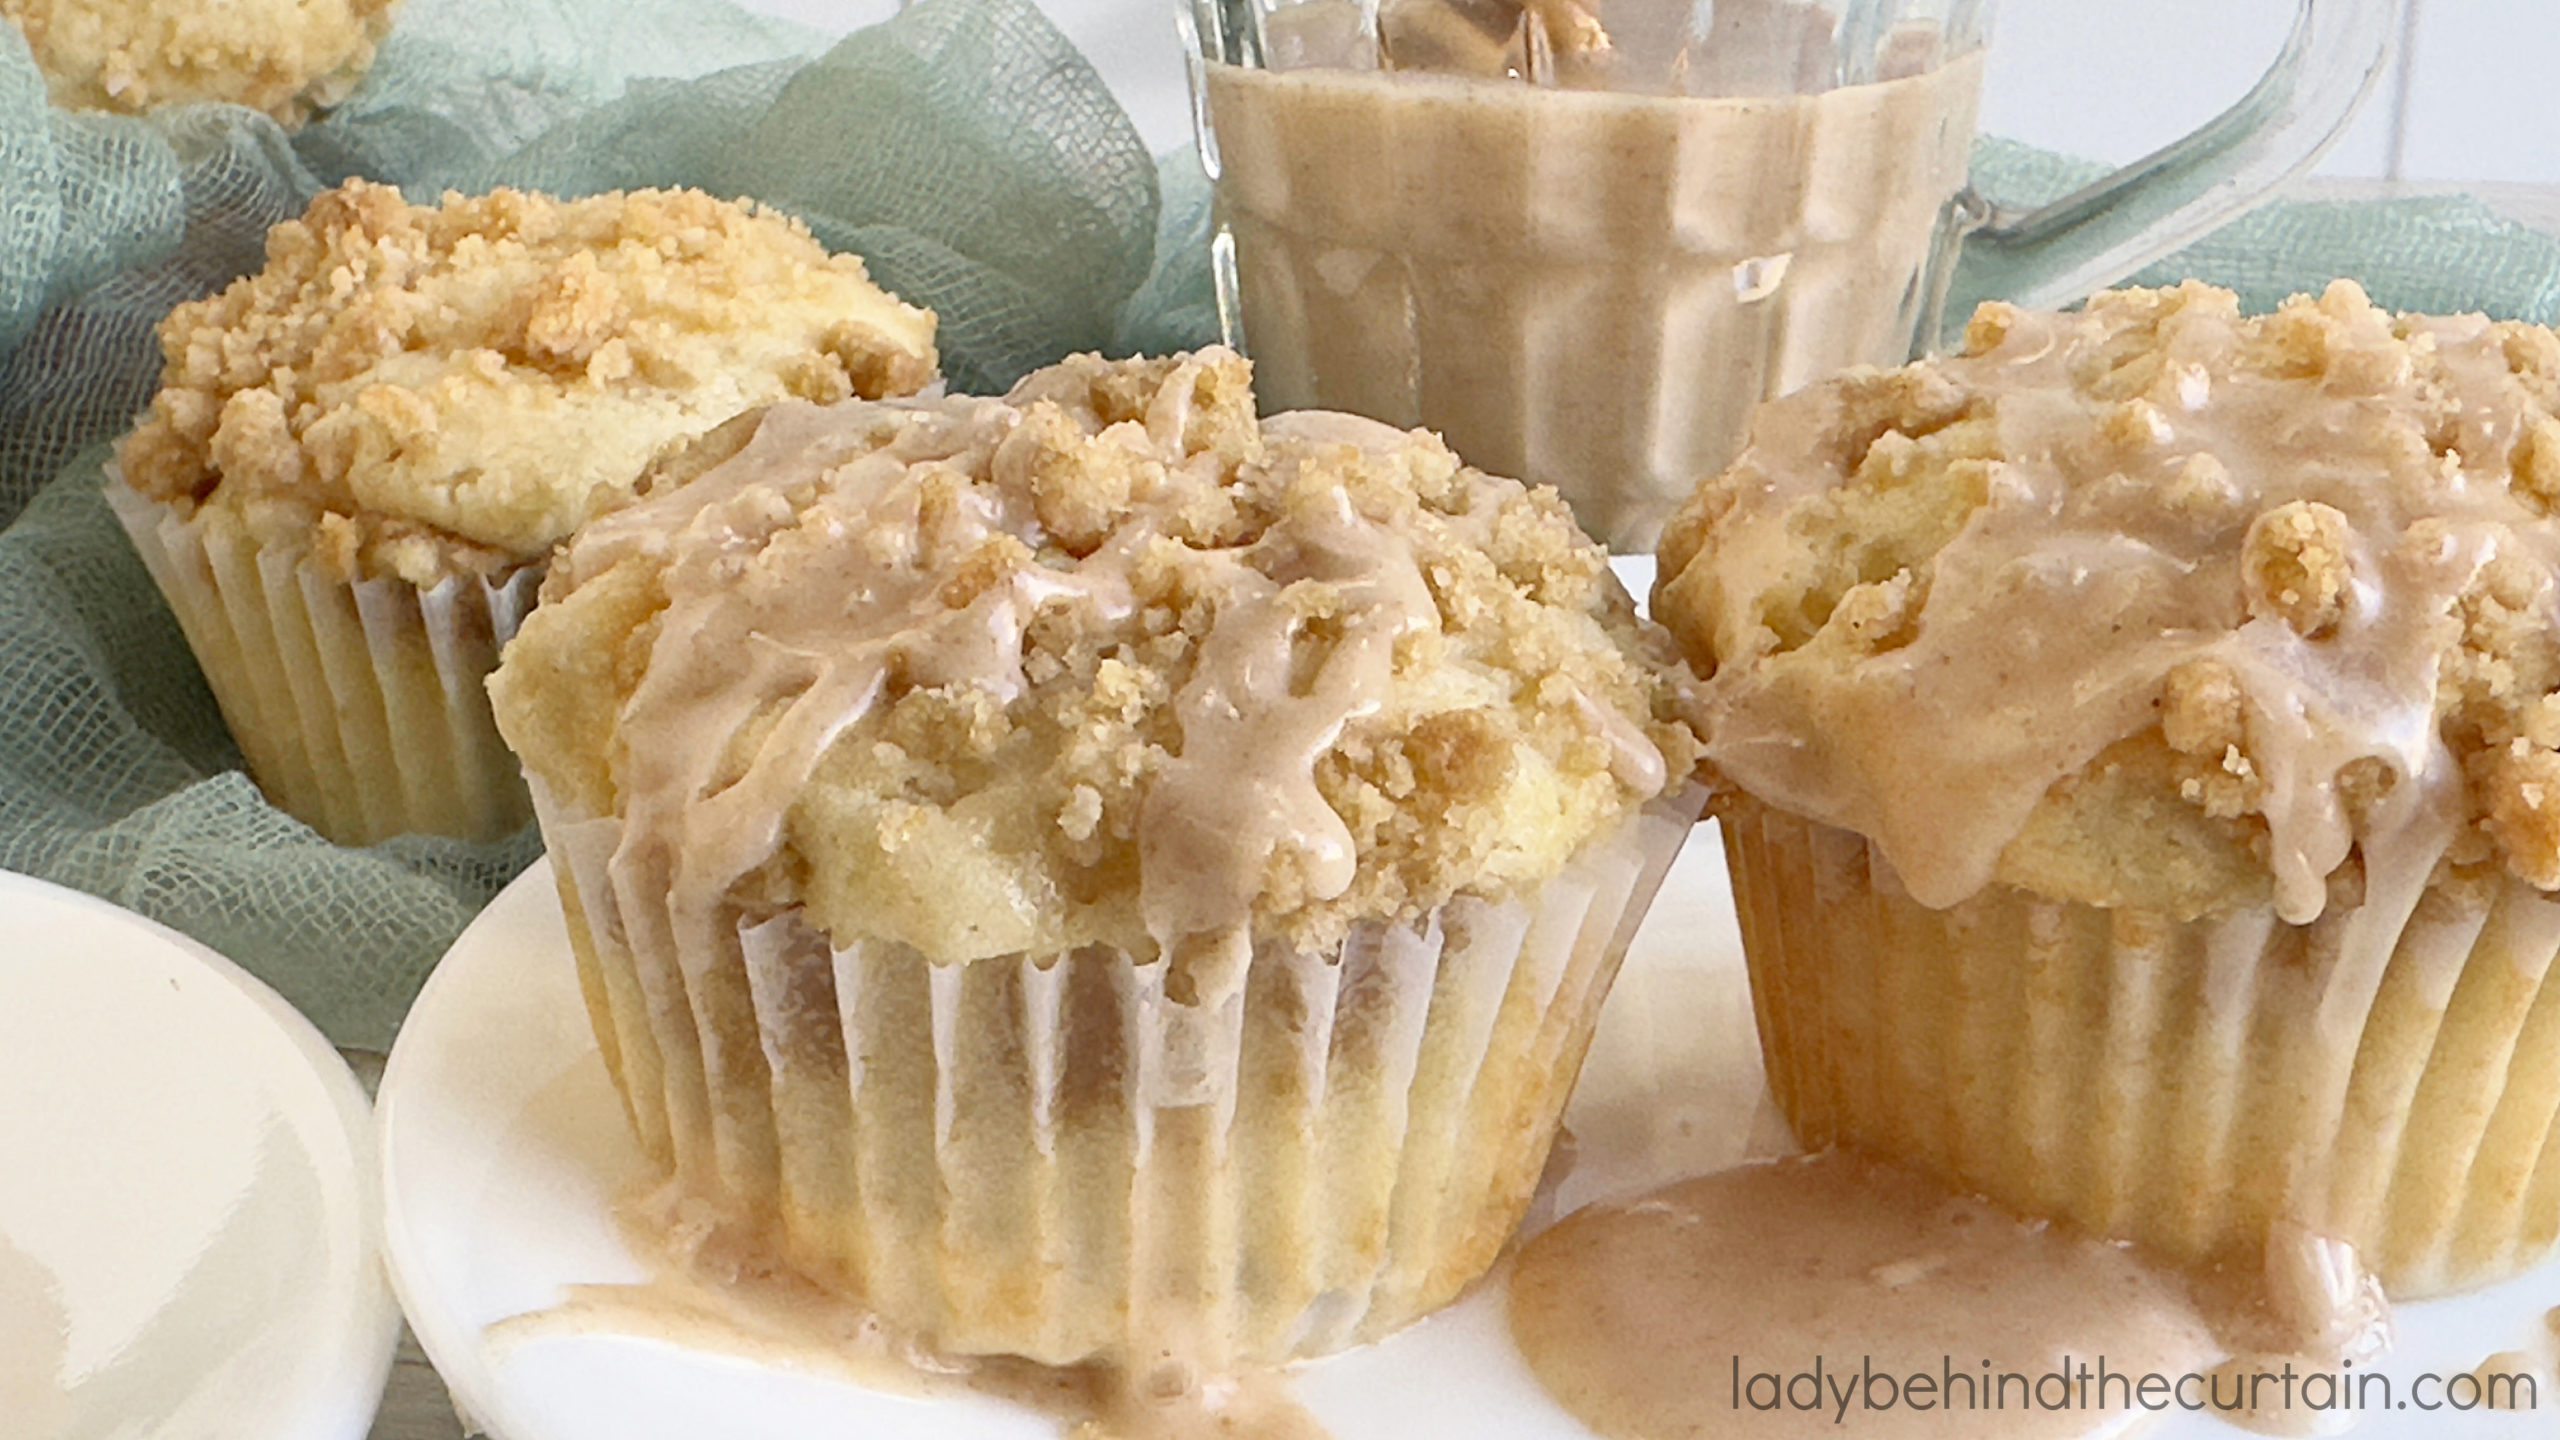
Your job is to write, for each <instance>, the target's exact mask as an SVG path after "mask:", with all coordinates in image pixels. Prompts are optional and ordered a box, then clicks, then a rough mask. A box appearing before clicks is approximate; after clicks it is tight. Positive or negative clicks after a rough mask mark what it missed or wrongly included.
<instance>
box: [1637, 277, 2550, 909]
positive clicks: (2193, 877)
mask: <svg viewBox="0 0 2560 1440" xmlns="http://www.w3.org/2000/svg"><path fill="white" fill-rule="evenodd" d="M2555 409H2560V340H2555V338H2554V337H2553V335H2552V333H2551V332H2550V331H2548V330H2545V329H2542V328H2540V327H2537V326H2531V325H2522V324H2493V323H2491V322H2490V321H2488V320H2486V319H2483V318H2481V317H2479V316H2461V317H2454V318H2436V317H2429V316H2415V315H2411V316H2397V317H2395V316H2393V315H2390V314H2387V313H2385V312H2383V311H2381V310H2378V309H2376V308H2374V306H2373V305H2372V304H2371V303H2370V302H2369V301H2368V300H2367V299H2366V297H2365V294H2364V292H2363V291H2362V290H2360V289H2359V288H2357V287H2356V286H2355V285H2354V284H2352V283H2350V282H2347V281H2340V282H2338V283H2337V284H2335V285H2333V286H2331V287H2330V289H2329V291H2328V293H2326V294H2325V295H2323V296H2321V297H2320V298H2319V299H2318V300H2316V301H2314V300H2311V299H2308V298H2302V297H2297V298H2296V299H2294V300H2293V301H2291V302H2288V303H2287V304H2286V305H2285V306H2284V307H2283V308H2281V309H2280V310H2278V311H2277V312H2275V313H2274V314H2271V315H2267V316H2263V317H2258V318H2250V319H2244V318H2242V317H2241V316H2240V314H2239V310H2238V305H2237V302H2236V301H2235V299H2234V297H2233V296H2232V295H2231V294H2230V293H2229V292H2227V291H2223V290H2217V289H2212V288H2210V287H2207V286H2203V285H2197V284H2188V285H2184V286H2181V287H2179V288H2176V289H2172V290H2129V291H2123V292H2118V293H2112V294H2106V295H2101V296H2099V297H2097V298H2096V299H2095V300H2092V301H2091V302H2090V303H2089V305H2088V307H2087V308H2086V310H2085V311H2083V312H2081V313H2078V314H2034V313H2026V312H2022V311H2019V310H2017V309H2014V308H2012V307H2008V306H2003V305H1987V306H1984V307H1983V308H1982V310H1981V311H1980V312H1979V313H1977V314H1976V315H1975V317H1974V319H1973V322H1972V324H1971V327H1970V328H1969V329H1968V331H1967V332H1966V337H1965V345H1964V351H1963V353H1962V354H1961V355H1958V356H1955V357H1953V358H1949V359H1946V360H1942V361H1936V362H1929V363H1921V364H1915V365H1911V366H1907V367H1905V368H1903V369H1900V370H1896V371H1891V372H1878V371H1873V370H1863V371H1853V372H1851V373H1848V374H1846V375H1843V376H1841V377H1839V378H1837V379H1835V380H1832V381H1830V382H1827V383H1825V384H1822V385H1818V386H1815V387H1813V388H1811V389H1809V390H1806V391H1804V392H1801V393H1799V394H1797V395H1795V396H1793V397H1791V398H1789V399H1785V400H1781V401H1778V402H1776V403H1774V404H1772V405H1770V406H1767V407H1765V408H1764V409H1763V410H1762V411H1761V412H1760V414H1759V416H1758V418H1757V420H1756V421H1755V424H1754V429H1753V438H1752V444H1751V446H1750V448H1749V450H1748V451H1747V452H1746V453H1745V454H1744V455H1743V456H1742V458H1741V459H1740V460H1738V461H1737V462H1736V463H1735V464H1734V466H1733V467H1732V468H1731V469H1730V470H1729V471H1728V472H1727V473H1725V474H1724V475H1722V476H1720V477H1718V478H1716V479H1714V480H1712V481H1709V482H1708V483H1706V484H1705V485H1703V486H1702V487H1701V488H1700V489H1699V491H1698V492H1697V494H1696V495H1695V496H1694V497H1693V498H1692V499H1691V501H1690V503H1689V504H1688V506H1687V508H1686V509H1685V510H1684V511H1683V512H1682V514H1681V515H1680V516H1679V518H1678V519H1677V521H1676V522H1675V523H1674V525H1673V526H1672V528H1671V530H1670V532H1669V533H1668V535H1667V536H1666V538H1665V540H1664V544H1663V550H1662V556H1661V562H1662V563H1661V570H1660V575H1661V579H1660V582H1659V584H1658V587H1657V589H1656V593H1655V597H1654V606H1655V614H1656V615H1658V616H1660V617H1661V618H1662V619H1663V621H1664V623H1665V624H1667V625H1668V626H1669V627H1670V628H1671V629H1672V630H1673V631H1674V632H1675V633H1677V634H1678V636H1679V637H1680V640H1681V643H1682V645H1683V648H1684V649H1685V650H1686V651H1687V653H1688V654H1689V656H1690V658H1691V660H1692V661H1693V662H1694V663H1695V664H1697V665H1698V667H1699V668H1700V670H1701V672H1702V673H1710V674H1711V675H1712V678H1711V679H1710V680H1709V681H1708V682H1707V684H1706V686H1705V687H1704V690H1705V695H1704V704H1705V711H1704V713H1705V714H1706V716H1707V717H1708V718H1707V720H1706V722H1705V723H1706V726H1707V730H1708V734H1709V736H1710V741H1709V747H1708V750H1709V758H1710V761H1711V763H1712V765H1713V767H1714V768H1715V769H1716V770H1717V771H1719V772H1720V773H1721V774H1722V775H1723V776H1724V777H1725V778H1726V779H1727V780H1728V781H1730V782H1731V783H1732V784H1733V785H1735V786H1736V787H1738V788H1739V789H1741V790H1743V791H1745V792H1748V793H1749V794H1751V795H1753V796H1755V797H1757V798H1758V799H1760V800H1762V801H1764V802H1766V803H1768V804H1771V805H1774V806H1776V807H1778V808H1781V809H1785V810H1789V811H1792V812H1795V813H1797V814H1801V815H1804V816H1807V817H1810V818H1812V819H1816V820H1820V821H1823V822H1825V823H1828V824H1831V825H1835V826H1840V827H1843V828H1845V829H1849V830H1853V831H1856V832H1858V833H1860V834H1862V835H1864V836H1866V837H1867V838H1868V839H1869V840H1870V841H1872V842H1874V845H1875V847H1876V849H1877V850H1878V851H1880V852H1881V854H1882V855H1883V856H1884V858H1885V859H1886V860H1887V861H1889V862H1890V865H1891V868H1892V870H1893V872H1894V873H1895V874H1897V875H1898V876H1899V878H1900V880H1901V882H1902V884H1903V885H1904V886H1905V887H1906V888H1907V889H1908V891H1909V893H1910V894H1911V895H1912V896H1913V897H1914V898H1916V899H1918V900H1920V901H1921V902H1923V903H1925V904H1930V905H1949V904H1953V903H1955V902H1956V901H1958V900H1961V899H1963V898H1965V897H1966V896H1968V895H1970V894H1972V893H1973V892H1974V891H1975V890H1977V889H1979V888H1980V887H1982V886H1983V885H1985V884H1986V883H1989V882H1991V881H1993V880H1995V879H1997V880H2001V881H2005V882H2008V883H2011V884H2014V885H2019V886H2022V887H2025V888H2027V889H2030V890H2033V891H2036V892H2038V893H2041V894H2044V895H2048V896H2051V897H2054V898H2057V899H2064V900H2071V901H2078V902H2081V903H2087V904H2095V905H2107V906H2130V907H2141V908H2146V909H2156V910H2162V911H2167V912H2171V913H2174V914H2177V915H2179V916H2182V917H2185V918H2194V917H2196V916H2199V915H2203V914H2207V913H2210V912H2215V911H2220V910H2226V909H2232V908H2237V907H2241V906H2265V905H2268V904H2272V905H2273V907H2274V908H2275V910H2276V912H2277V913H2278V914H2279V915H2280V916H2281V917H2282V918H2284V919H2286V920H2288V921H2292V922H2295V923H2303V922H2307V921H2308V920H2310V919H2311V918H2313V917H2315V916H2317V915H2319V914H2320V913H2321V912H2322V911H2323V910H2324V909H2326V908H2327V907H2328V906H2329V905H2330V904H2331V903H2332V902H2333V901H2335V902H2337V903H2342V904H2351V903H2355V902H2356V901H2357V900H2359V899H2360V898H2361V897H2362V896H2363V895H2364V886H2365V885H2366V884H2367V882H2368V879H2369V878H2370V880H2371V882H2372V883H2375V884H2390V885H2394V886H2399V887H2403V888H2404V889H2405V888H2406V887H2413V886H2416V885H2419V884H2423V883H2425V882H2426V881H2427V880H2428V879H2429V878H2430V877H2431V876H2433V875H2436V874H2438V873H2441V870H2440V867H2445V866H2452V867H2466V866H2467V867H2476V868H2477V871H2478V873H2481V874H2484V875H2485V874H2490V873H2494V871H2493V870H2492V869H2491V867H2492V866H2498V865H2502V866H2503V867H2504V868H2505V870H2506V871H2508V872H2510V873H2512V874H2514V875H2515V876H2517V877H2519V878H2521V879H2523V880H2525V881H2528V882H2530V883H2532V884H2534V885H2536V886H2539V887H2541V888H2543V889H2546V890H2548V889H2554V888H2560V754H2555V753H2554V748H2553V747H2554V746H2555V745H2560V701H2555V700H2554V698H2553V691H2554V689H2555V687H2556V686H2560V635H2556V634H2555V626H2554V624H2553V602H2554V593H2553V580H2554V572H2555V568H2560V528H2556V527H2555V525H2554V523H2553V520H2552V507H2553V505H2554V503H2555V502H2560V420H2555V419H2554V411H2555ZM2411 893H2413V892H2411Z"/></svg>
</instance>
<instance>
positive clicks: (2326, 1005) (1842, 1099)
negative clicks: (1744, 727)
mask: <svg viewBox="0 0 2560 1440" xmlns="http://www.w3.org/2000/svg"><path fill="white" fill-rule="evenodd" d="M1721 823H1722V824H1723V825H1724V828H1725V854H1726V857H1727V863H1728V864H1729V866H1730V867H1731V870H1732V874H1733V886H1734V900H1735V907H1736V909H1737V911H1738V912H1739V914H1740V916H1741V919H1742V936H1743V949H1744V952H1745V954H1746V956H1747V957H1748V959H1749V962H1750V967H1751V982H1752V995H1753V1000H1754V1003H1755V1005H1756V1006H1757V1008H1758V1011H1759V1019H1760V1033H1761V1043H1762V1048H1763V1050H1764V1051H1765V1052H1766V1055H1767V1057H1768V1068H1769V1083H1770V1087H1771V1089H1772V1090H1773V1091H1774V1092H1775V1093H1776V1096H1777V1099H1778V1104H1779V1106H1780V1108H1781V1109H1783V1110H1784V1111H1785V1112H1786V1114H1787V1116H1788V1118H1789V1119H1790V1120H1792V1121H1793V1122H1794V1124H1795V1127H1796V1133H1797V1136H1798V1138H1799V1139H1801V1140H1802V1141H1803V1142H1804V1143H1805V1144H1806V1145H1808V1146H1815V1147H1820V1146H1827V1145H1840V1144H1847V1145H1854V1146H1857V1147H1859V1148H1861V1149H1865V1150H1869V1151H1872V1152H1875V1153H1880V1154H1884V1155H1888V1156H1894V1157H1899V1158H1902V1159H1906V1160H1910V1161H1915V1162H1918V1163H1922V1164H1925V1165H1927V1166H1929V1167H1930V1168H1932V1169H1934V1170H1936V1171H1937V1172H1938V1173H1940V1174H1941V1175H1943V1176H1945V1177H1947V1178H1948V1179H1949V1180H1951V1181H1952V1182H1954V1183H1955V1184H1958V1185H1960V1186H1963V1187H1965V1188H1968V1189H1972V1190H1975V1191H1978V1192H1979V1193H1982V1194H1984V1195H1987V1196H1989V1197H1990V1198H1992V1199H1994V1200H1997V1201H1999V1202H2001V1203H2002V1204H2005V1205H2007V1206H2009V1207H2011V1208H2012V1209H2016V1210H2018V1211H2021V1212H2023V1213H2026V1214H2031V1215H2041V1216H2050V1217H2058V1218H2065V1219H2069V1220H2071V1221H2073V1222H2075V1223H2077V1224H2078V1225H2080V1226H2082V1227H2084V1228H2086V1229H2088V1230H2090V1231H2093V1232H2095V1233H2097V1234H2102V1235H2109V1236H2118V1237H2123V1238H2128V1239H2133V1240H2138V1241H2141V1242H2143V1243H2145V1244H2146V1245H2149V1246H2150V1247H2152V1248H2153V1249H2155V1250H2156V1251H2158V1252H2160V1253H2163V1254H2165V1255H2168V1256H2171V1257H2174V1258H2178V1259H2181V1260H2188V1261H2209V1260H2239V1261H2243V1262H2245V1261H2246V1260H2247V1259H2248V1258H2249V1257H2250V1256H2251V1255H2252V1254H2253V1253H2254V1252H2257V1251H2259V1250H2262V1249H2263V1248H2264V1247H2265V1246H2266V1244H2267V1241H2268V1237H2269V1235H2270V1233H2271V1231H2276V1230H2277V1227H2287V1228H2290V1227H2299V1229H2300V1230H2301V1231H2303V1232H2307V1233H2310V1234H2313V1235H2317V1236H2321V1237H2325V1238H2328V1239H2333V1240H2338V1241H2344V1242H2345V1243H2347V1244H2349V1245H2352V1246H2354V1247H2355V1249H2356V1251H2357V1252H2358V1254H2359V1255H2360V1256H2361V1257H2362V1258H2363V1260H2364V1262H2365V1264H2366V1265H2367V1266H2368V1267H2370V1268H2371V1269H2372V1270H2373V1272H2374V1273H2375V1274H2377V1275H2378V1276H2380V1277H2381V1279H2382V1281H2383V1283H2384V1285H2385V1287H2386V1288H2388V1289H2389V1290H2390V1291H2391V1292H2392V1293H2393V1294H2394V1295H2395V1296H2400V1297H2404V1298H2405V1297H2409V1296H2416V1295H2425V1294H2432V1293H2437V1292H2441V1291H2446V1290H2453V1289H2460V1288H2464V1287H2467V1286H2473V1285H2480V1284H2486V1283H2489V1282H2491V1281H2494V1280H2497V1279H2500V1278H2503V1277H2505V1276H2507V1275H2510V1274H2513V1273H2515V1272H2517V1271H2520V1270H2522V1269H2524V1268H2525V1267H2527V1266H2529V1265H2531V1264H2533V1263H2534V1262H2535V1261H2536V1260H2538V1259H2539V1258H2540V1257H2542V1256H2543V1255H2545V1254H2547V1253H2548V1252H2549V1251H2550V1249H2551V1248H2552V1245H2553V1243H2554V1240H2555V1238H2556V1237H2560V901H2555V900H2554V899H2553V898H2552V897H2550V896H2547V895H2544V894H2543V893H2541V892H2540V891H2538V890H2535V889H2533V888H2532V887H2531V886H2529V885H2526V884H2524V883H2523V882H2521V881H2518V880H2514V879H2512V878H2509V877H2506V876H2504V875H2499V876H2479V877H2472V878H2468V879H2460V878H2457V879H2454V880H2450V881H2446V880H2438V881H2432V882H2431V881H2429V880H2428V878H2427V876H2426V875H2424V874H2419V875H2416V876H2382V875H2376V876H2374V877H2372V878H2370V879H2369V880H2368V882H2367V884H2366V887H2365V900H2364V903H2362V904H2359V905H2353V906H2348V905H2341V904H2334V903H2333V904H2332V905H2331V907H2330V909H2329V911H2328V913H2326V914H2324V915H2323V916H2322V917H2321V918H2320V919H2318V920H2316V921H2314V922H2312V923H2311V924H2309V925H2301V926H2296V925H2287V924H2284V923H2283V922H2281V921H2279V920H2278V919H2276V917H2275V915H2274V914H2273V912H2272V911H2269V910H2265V909H2255V910H2247V911H2241V912H2237V913H2233V914H2227V915H2221V916H2214V917H2208V918H2204V919H2199V920H2196V921H2192V922H2183V923H2182V922H2179V921H2176V920H2174V919H2171V918H2168V917H2165V916H2160V915H2156V914H2148V913H2144V912H2139V911H2125V910H2114V911H2111V910H2103V909H2099V908H2096V907H2094V906H2087V905H2076V904H2070V903H2067V902H2062V901H2055V900H2048V899H2044V898H2042V897H2039V896H2036V895H2032V894H2029V893H2028V892H2025V891H2022V890H2016V889H2012V888H2010V887H2007V886H1998V885H1995V886H1993V887H1991V888H1989V889H1987V890H1985V891H1983V892H1982V893H1981V894H1978V895H1976V896H1974V897H1972V898H1971V899H1968V900H1965V901H1962V902H1959V903H1958V904H1956V905H1954V906H1951V907H1949V908H1947V909H1945V910H1931V909H1928V908H1926V907H1924V906H1922V905H1920V904H1919V903H1918V902H1916V901H1914V900H1912V899H1911V898H1910V897H1909V896H1908V895H1907V894H1905V893H1903V891H1902V889H1901V887H1900V885H1899V884H1898V883H1896V882H1895V881H1894V880H1893V878H1892V875H1891V871H1890V868H1889V867H1888V866H1887V865H1886V864H1885V862H1884V860H1883V859H1882V858H1881V857H1880V856H1876V855H1873V854H1871V852H1870V850H1869V847H1868V846H1867V844H1866V842H1865V841H1863V840H1861V839H1860V838H1859V837H1858V836H1856V835H1852V834H1849V833H1847V832H1845V831H1840V830H1834V829H1830V828H1827V827H1825V826H1821V825H1818V824H1814V823H1812V822H1809V821H1805V820H1801V819H1798V818H1796V817H1794V816H1791V815H1787V814H1785V813H1783V812H1780V811H1776V810H1771V809H1768V808H1766V807H1763V806H1760V805H1757V804H1750V803H1745V804H1740V805H1736V806H1733V807H1731V808H1730V809H1729V810H1728V811H1727V812H1726V813H1725V814H1724V815H1723V816H1722V817H1721Z"/></svg>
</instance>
